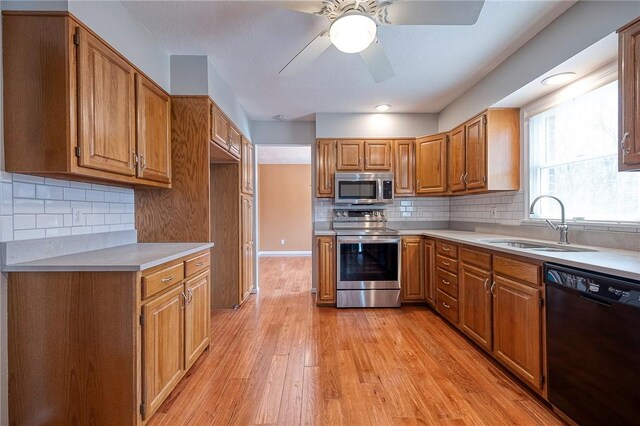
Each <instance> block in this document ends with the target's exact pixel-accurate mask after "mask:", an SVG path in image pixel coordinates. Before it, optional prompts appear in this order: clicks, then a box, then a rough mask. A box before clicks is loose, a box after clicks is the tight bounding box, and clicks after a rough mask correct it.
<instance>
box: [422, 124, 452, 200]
mask: <svg viewBox="0 0 640 426" xmlns="http://www.w3.org/2000/svg"><path fill="white" fill-rule="evenodd" d="M446 167H447V135H446V134H445V133H439V134H437V135H432V136H425V137H423V138H418V139H416V194H418V195H422V194H443V193H445V192H447V174H446Z"/></svg>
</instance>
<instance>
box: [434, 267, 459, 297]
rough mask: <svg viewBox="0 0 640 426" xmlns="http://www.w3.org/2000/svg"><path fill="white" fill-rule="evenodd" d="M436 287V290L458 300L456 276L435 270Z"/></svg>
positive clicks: (441, 270)
mask: <svg viewBox="0 0 640 426" xmlns="http://www.w3.org/2000/svg"><path fill="white" fill-rule="evenodd" d="M436 285H437V286H438V290H441V291H444V292H445V293H447V294H449V295H450V296H452V297H455V298H456V299H457V298H458V276H457V275H454V274H452V273H450V272H447V271H445V270H443V269H440V268H437V271H436Z"/></svg>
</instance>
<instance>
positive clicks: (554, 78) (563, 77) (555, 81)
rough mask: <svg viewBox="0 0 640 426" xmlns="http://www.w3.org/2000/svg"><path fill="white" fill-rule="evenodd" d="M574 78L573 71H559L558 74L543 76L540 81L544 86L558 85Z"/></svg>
mask: <svg viewBox="0 0 640 426" xmlns="http://www.w3.org/2000/svg"><path fill="white" fill-rule="evenodd" d="M574 78H576V73H575V72H561V73H560V74H554V75H551V76H549V77H547V78H545V79H544V80H542V82H541V83H542V84H543V85H545V86H558V85H560V84H563V83H568V82H570V81H571V80H573V79H574Z"/></svg>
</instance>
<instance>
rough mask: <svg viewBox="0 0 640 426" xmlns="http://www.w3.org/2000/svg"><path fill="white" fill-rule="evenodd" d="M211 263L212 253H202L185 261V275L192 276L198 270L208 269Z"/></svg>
mask: <svg viewBox="0 0 640 426" xmlns="http://www.w3.org/2000/svg"><path fill="white" fill-rule="evenodd" d="M210 264H211V255H210V254H209V253H202V254H200V255H198V256H196V257H193V258H191V259H188V260H185V261H184V276H185V277H190V276H191V275H194V274H197V273H198V272H200V271H202V270H204V269H207V268H208V267H209V265H210Z"/></svg>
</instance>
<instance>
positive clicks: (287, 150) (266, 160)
mask: <svg viewBox="0 0 640 426" xmlns="http://www.w3.org/2000/svg"><path fill="white" fill-rule="evenodd" d="M257 149H258V164H311V147H310V146H273V145H257Z"/></svg>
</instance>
